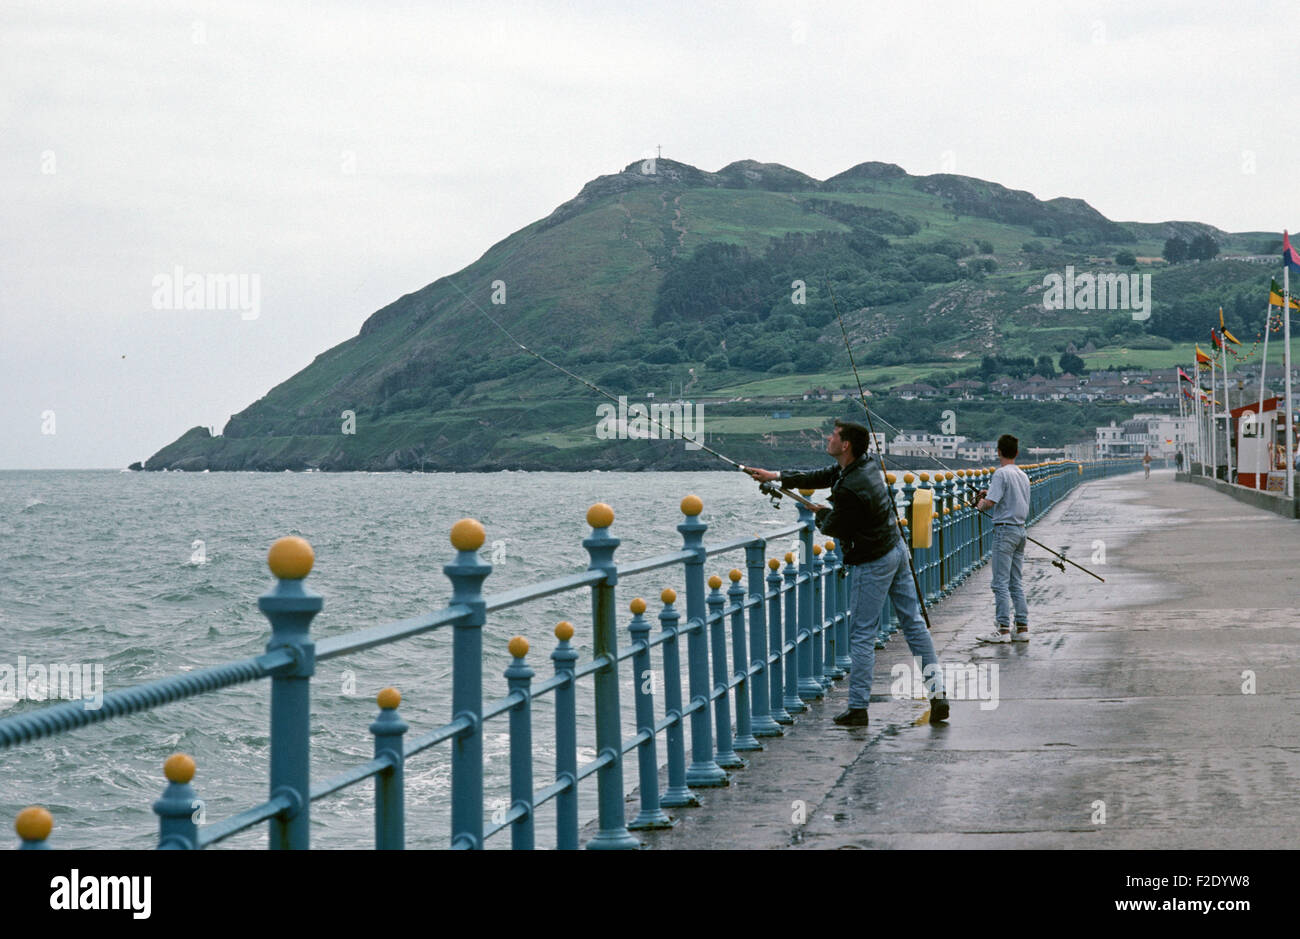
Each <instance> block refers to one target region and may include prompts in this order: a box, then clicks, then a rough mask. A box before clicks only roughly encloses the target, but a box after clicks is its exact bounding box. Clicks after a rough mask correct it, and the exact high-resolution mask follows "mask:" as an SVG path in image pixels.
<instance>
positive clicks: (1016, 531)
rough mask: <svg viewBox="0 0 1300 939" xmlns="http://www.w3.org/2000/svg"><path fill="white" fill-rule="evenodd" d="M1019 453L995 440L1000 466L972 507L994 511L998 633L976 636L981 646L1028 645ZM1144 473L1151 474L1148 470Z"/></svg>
mask: <svg viewBox="0 0 1300 939" xmlns="http://www.w3.org/2000/svg"><path fill="white" fill-rule="evenodd" d="M1019 453H1020V441H1019V440H1017V439H1016V438H1015V437H1013V436H1011V435H1010V434H1003V435H1002V436H1001V437H999V438H998V463H999V464H1001V465H1000V466H999V467H998V469H997V472H995V473H994V474H993V479H992V480H991V481H990V482H989V488H988V489H987V490H985V489H981V490H980V491H979V502H977V503H976V504H975V508H977V509H979V510H980V511H981V512H983V511H984V510H986V509H992V510H993V617H994V620H995V621H996V623H995V625H996V626H997V629H996V630H995V631H993V632H991V633H988V634H986V635H983V636H978V637H977V638H978V639H979V641H980V642H1028V641H1029V606H1028V604H1027V603H1026V602H1025V590H1024V586H1023V585H1022V584H1021V570H1022V568H1023V566H1024V563H1025V541H1026V537H1025V522H1026V521H1027V520H1028V518H1029V500H1030V489H1029V477H1028V476H1026V475H1025V471H1024V470H1022V469H1021V468H1020V467H1019V466H1016V457H1017V456H1018V455H1019ZM1147 472H1150V469H1149V468H1148V470H1147ZM1071 563H1073V562H1071ZM1061 570H1065V568H1064V567H1062V568H1061ZM1093 576H1094V577H1095V576H1096V575H1095V574H1094V575H1093ZM1013 613H1014V615H1015V621H1016V633H1015V635H1014V636H1013V635H1012V634H1011V617H1012V615H1013Z"/></svg>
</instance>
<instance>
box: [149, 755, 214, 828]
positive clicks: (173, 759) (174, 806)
mask: <svg viewBox="0 0 1300 939" xmlns="http://www.w3.org/2000/svg"><path fill="white" fill-rule="evenodd" d="M163 775H164V776H166V777H167V788H166V789H164V790H163V794H162V797H161V798H160V799H158V801H157V802H155V803H154V804H153V811H154V814H155V815H157V816H158V850H160V851H196V850H198V847H199V826H198V825H197V824H196V822H195V816H196V815H199V814H200V813H201V812H202V809H203V802H202V801H201V800H200V799H199V797H198V794H197V793H195V791H194V787H193V786H191V785H190V780H191V779H193V778H194V758H193V757H191V756H190V755H189V754H186V753H173V754H172V755H171V756H169V757H167V761H166V762H165V763H163Z"/></svg>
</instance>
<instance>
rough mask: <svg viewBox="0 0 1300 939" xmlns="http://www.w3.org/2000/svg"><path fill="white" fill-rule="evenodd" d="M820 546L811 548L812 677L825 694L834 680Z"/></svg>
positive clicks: (832, 641) (823, 564) (823, 565)
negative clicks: (829, 648) (828, 646)
mask: <svg viewBox="0 0 1300 939" xmlns="http://www.w3.org/2000/svg"><path fill="white" fill-rule="evenodd" d="M822 550H823V548H822V546H821V545H819V544H817V543H816V542H814V543H813V546H812V553H813V557H812V624H813V629H812V633H813V634H812V643H813V677H814V678H816V679H817V684H819V685H821V686H822V693H823V694H825V693H826V691H827V690H828V689H829V688H830V686H831V682H832V681H834V678H833V677H832V675H831V657H832V653H831V652H830V651H829V650H828V649H827V645H828V642H829V644H831V645H833V644H834V639H833V636H834V632H833V631H832V630H830V629H828V628H827V625H826V597H825V591H824V590H823V589H822V585H823V584H824V583H825V580H826V574H825V571H826V565H825V563H824V562H823V561H822Z"/></svg>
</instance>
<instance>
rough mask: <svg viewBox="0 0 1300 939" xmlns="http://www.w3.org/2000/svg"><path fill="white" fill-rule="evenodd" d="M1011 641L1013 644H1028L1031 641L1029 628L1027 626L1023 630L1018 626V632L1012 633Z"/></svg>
mask: <svg viewBox="0 0 1300 939" xmlns="http://www.w3.org/2000/svg"><path fill="white" fill-rule="evenodd" d="M1011 641H1012V642H1028V641H1029V627H1028V626H1025V627H1023V628H1022V627H1019V626H1017V627H1016V631H1015V632H1014V633H1012V635H1011Z"/></svg>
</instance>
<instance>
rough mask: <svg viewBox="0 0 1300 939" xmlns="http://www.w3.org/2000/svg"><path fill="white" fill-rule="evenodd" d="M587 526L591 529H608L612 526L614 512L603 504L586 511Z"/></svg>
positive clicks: (598, 503) (600, 503)
mask: <svg viewBox="0 0 1300 939" xmlns="http://www.w3.org/2000/svg"><path fill="white" fill-rule="evenodd" d="M587 524H588V525H590V526H591V527H592V528H608V527H609V526H610V525H613V524H614V510H613V509H612V508H610V507H609V506H608V505H606V504H605V503H604V502H597V503H596V504H595V505H593V506H592V507H591V508H589V509H587Z"/></svg>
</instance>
